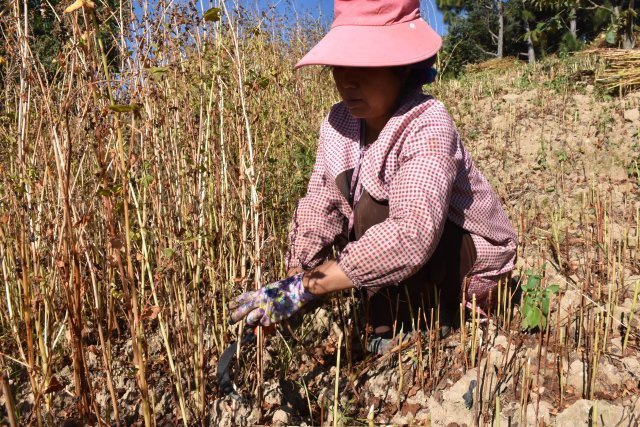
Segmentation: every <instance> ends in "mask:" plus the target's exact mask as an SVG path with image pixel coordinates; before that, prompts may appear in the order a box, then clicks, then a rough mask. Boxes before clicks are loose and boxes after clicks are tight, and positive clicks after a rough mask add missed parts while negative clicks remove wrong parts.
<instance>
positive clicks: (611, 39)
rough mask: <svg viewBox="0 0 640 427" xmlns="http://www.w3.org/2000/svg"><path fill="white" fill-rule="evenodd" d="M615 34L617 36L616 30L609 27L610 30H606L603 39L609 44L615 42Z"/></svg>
mask: <svg viewBox="0 0 640 427" xmlns="http://www.w3.org/2000/svg"><path fill="white" fill-rule="evenodd" d="M616 36H617V34H616V31H615V30H613V29H611V30H609V31H608V32H607V36H606V38H605V40H606V41H607V43H609V44H615V43H616V38H617V37H616Z"/></svg>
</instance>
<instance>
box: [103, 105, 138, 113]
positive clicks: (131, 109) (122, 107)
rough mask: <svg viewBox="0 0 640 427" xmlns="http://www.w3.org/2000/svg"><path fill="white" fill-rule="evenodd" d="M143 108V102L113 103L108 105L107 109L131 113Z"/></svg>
mask: <svg viewBox="0 0 640 427" xmlns="http://www.w3.org/2000/svg"><path fill="white" fill-rule="evenodd" d="M141 108H142V104H128V105H125V104H112V105H107V109H108V110H111V111H113V112H115V113H131V112H137V111H140V109H141Z"/></svg>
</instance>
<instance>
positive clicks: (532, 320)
mask: <svg viewBox="0 0 640 427" xmlns="http://www.w3.org/2000/svg"><path fill="white" fill-rule="evenodd" d="M542 269H543V271H544V267H543V268H542ZM526 275H527V282H526V283H523V284H522V291H523V295H522V306H521V311H522V325H521V326H522V329H523V330H528V331H530V330H532V329H535V328H541V329H544V328H546V327H547V315H548V314H549V302H550V301H551V296H552V295H555V294H557V293H558V291H559V290H560V286H558V285H551V286H547V287H546V288H544V289H543V288H542V276H543V275H542V274H536V273H534V272H533V271H532V270H527V271H526Z"/></svg>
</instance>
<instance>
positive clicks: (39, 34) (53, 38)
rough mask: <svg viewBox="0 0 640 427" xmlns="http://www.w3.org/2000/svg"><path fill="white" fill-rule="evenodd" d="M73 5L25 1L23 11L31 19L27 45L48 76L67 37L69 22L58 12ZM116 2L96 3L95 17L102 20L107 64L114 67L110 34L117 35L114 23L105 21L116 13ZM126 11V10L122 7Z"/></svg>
mask: <svg viewBox="0 0 640 427" xmlns="http://www.w3.org/2000/svg"><path fill="white" fill-rule="evenodd" d="M71 3H73V1H72V0H28V1H27V7H28V10H29V13H30V16H31V22H30V23H29V24H30V28H31V37H32V38H33V42H32V43H30V46H31V49H32V53H33V55H34V57H36V58H38V59H39V60H40V62H41V63H42V65H43V67H44V68H45V70H46V71H47V74H48V75H50V76H51V75H53V73H55V70H56V68H57V66H56V63H55V59H56V57H57V56H58V54H59V53H60V52H61V51H62V46H63V45H64V43H66V41H67V40H68V39H69V37H70V34H69V32H70V28H67V26H68V23H69V21H68V20H65V19H62V11H63V10H64V9H65V8H66V7H67V6H69V5H70V4H71ZM120 5H121V2H120V1H119V0H104V1H101V2H96V8H97V9H98V10H100V13H99V16H103V17H106V18H105V22H103V23H102V33H103V34H102V36H103V37H102V38H103V40H104V41H105V43H106V46H105V48H106V49H107V51H108V57H109V59H110V62H111V64H115V60H116V59H117V57H118V54H117V52H116V49H114V46H115V42H114V39H113V34H117V31H116V30H117V25H116V22H115V20H114V19H109V18H108V17H110V16H111V13H113V11H114V10H118V8H119V7H120ZM125 8H126V6H125Z"/></svg>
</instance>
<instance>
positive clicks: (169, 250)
mask: <svg viewBox="0 0 640 427" xmlns="http://www.w3.org/2000/svg"><path fill="white" fill-rule="evenodd" d="M162 253H163V254H164V256H165V257H166V258H171V257H172V256H173V254H175V253H176V250H175V249H173V248H166V249H165V250H164V251H162Z"/></svg>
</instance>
